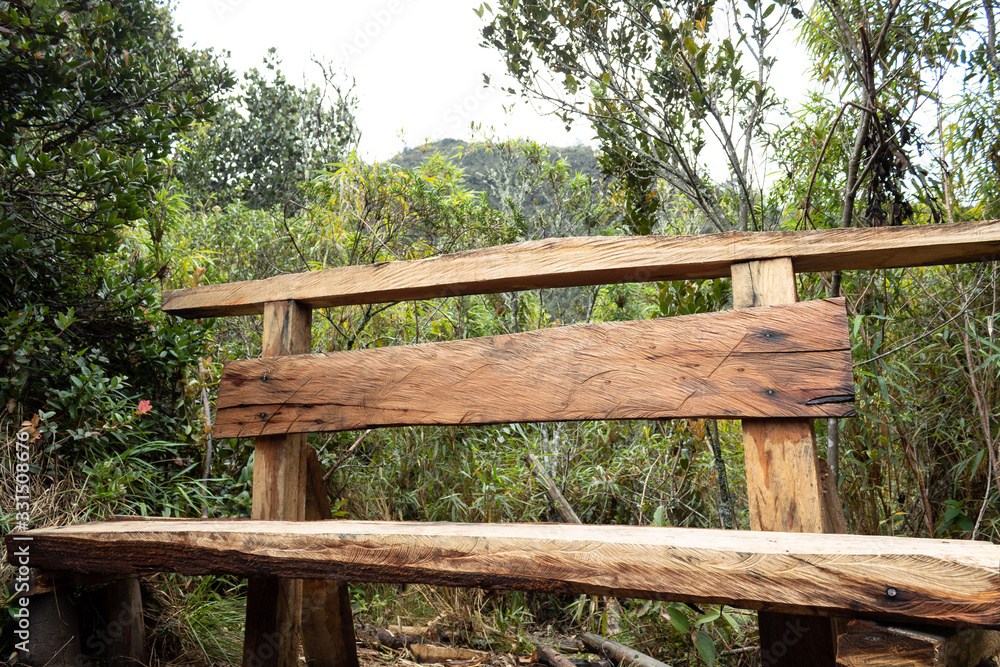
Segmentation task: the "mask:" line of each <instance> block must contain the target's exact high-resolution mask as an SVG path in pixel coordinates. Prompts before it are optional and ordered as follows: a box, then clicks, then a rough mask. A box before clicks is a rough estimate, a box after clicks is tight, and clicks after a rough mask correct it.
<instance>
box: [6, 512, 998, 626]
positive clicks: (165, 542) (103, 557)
mask: <svg viewBox="0 0 1000 667" xmlns="http://www.w3.org/2000/svg"><path fill="white" fill-rule="evenodd" d="M23 536H30V537H31V538H32V541H31V542H30V544H31V559H32V565H33V566H34V567H40V568H43V569H55V570H71V571H76V572H84V573H100V572H116V573H128V574H143V573H150V572H178V573H181V574H187V575H205V574H231V575H240V576H260V575H271V576H274V575H277V576H282V577H298V578H310V579H319V578H330V579H338V580H347V581H370V582H399V583H423V584H436V585H445V586H463V587H482V588H487V589H516V590H526V591H545V592H551V593H567V594H579V593H587V594H598V595H615V596H620V597H638V598H650V599H659V600H678V601H687V602H704V603H725V604H729V605H733V606H737V607H744V608H748V609H765V610H772V611H783V612H790V613H797V614H819V615H837V614H841V615H844V614H849V615H851V616H869V617H872V618H882V619H889V620H899V621H918V620H919V622H921V623H932V624H944V625H961V624H971V625H978V626H982V627H991V628H1000V572H998V564H1000V546H998V545H994V544H990V543H986V542H971V541H959V540H932V539H913V538H898V537H896V538H891V537H868V536H857V535H824V534H801V533H769V532H756V531H723V530H705V529H694V528H656V527H635V526H582V525H570V524H450V523H404V522H361V521H336V520H334V521H308V522H278V521H253V520H239V519H231V520H183V519H173V520H171V519H152V520H114V521H105V522H97V523H90V524H83V525H77V526H67V527H60V528H45V529H36V530H32V531H29V532H27V533H25V534H22V537H23ZM13 537H14V536H8V537H7V540H8V542H7V543H8V554H11V553H13V549H11V548H10V547H11V545H13V542H12V541H11V540H12V539H13ZM22 544H23V542H22Z"/></svg>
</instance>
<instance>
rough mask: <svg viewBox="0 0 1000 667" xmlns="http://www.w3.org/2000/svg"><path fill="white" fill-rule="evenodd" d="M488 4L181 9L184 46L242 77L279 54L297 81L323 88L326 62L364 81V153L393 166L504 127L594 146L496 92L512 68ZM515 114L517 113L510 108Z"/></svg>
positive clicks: (427, 0)
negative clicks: (436, 145) (486, 39)
mask: <svg viewBox="0 0 1000 667" xmlns="http://www.w3.org/2000/svg"><path fill="white" fill-rule="evenodd" d="M479 2H480V0H353V1H351V2H344V1H343V0H335V1H333V2H322V1H318V0H284V2H279V3H278V4H277V5H276V4H275V3H274V2H273V0H177V2H176V8H175V10H174V17H175V21H176V23H177V24H179V25H180V26H181V27H182V28H183V31H184V32H183V36H182V39H183V41H184V42H185V43H186V44H187V45H188V46H190V45H196V46H198V47H214V48H215V49H216V50H217V51H218V50H228V51H230V52H231V53H232V57H231V59H230V66H231V67H232V68H233V69H234V70H236V71H237V72H242V71H245V70H247V69H249V68H251V67H260V66H261V63H262V62H263V58H264V55H265V54H266V53H267V49H268V48H269V47H271V46H274V47H277V49H278V55H279V56H280V57H281V59H282V71H283V72H284V73H285V75H286V76H287V77H288V79H289V81H291V82H294V83H301V81H302V77H303V75H306V76H308V77H309V78H310V80H317V81H318V80H319V78H320V74H319V68H318V67H316V66H315V65H313V64H312V63H311V62H310V56H311V55H316V56H318V57H319V58H320V59H322V60H324V61H329V62H332V63H333V64H334V66H335V67H340V68H344V67H346V68H347V70H348V71H349V72H350V73H351V74H353V76H354V77H355V78H356V80H357V88H356V93H357V96H358V98H359V100H360V108H359V112H358V117H359V122H360V125H361V133H362V137H361V153H362V154H363V155H364V156H365V157H366V158H369V159H388V158H390V157H392V156H393V155H394V154H396V153H397V152H399V151H400V150H401V149H402V148H404V147H405V146H416V145H419V144H422V143H424V141H425V140H427V139H430V140H436V139H442V138H445V137H450V138H454V139H460V140H464V139H468V138H470V137H471V136H472V132H471V131H470V128H469V124H470V122H472V121H475V122H477V123H482V124H483V126H484V128H486V127H490V126H492V127H494V128H496V130H497V136H499V137H506V136H511V137H518V136H524V137H530V138H532V139H536V140H539V141H542V142H544V143H549V144H552V145H556V146H567V145H573V144H576V143H578V142H584V143H590V140H591V137H592V135H593V132H592V131H591V130H590V129H589V128H588V127H585V126H584V125H583V124H580V126H579V127H576V126H574V129H573V132H572V133H567V132H566V131H565V130H564V129H563V124H562V122H561V121H559V120H558V119H557V118H554V117H551V116H550V117H542V116H540V115H539V113H538V112H537V111H535V110H533V109H532V108H531V107H530V106H528V105H527V104H526V103H525V102H524V101H522V100H521V99H520V98H513V97H510V96H508V95H507V94H505V93H503V92H501V91H499V90H497V89H496V86H495V85H494V86H491V87H489V88H487V87H485V86H484V84H483V74H484V73H489V74H490V75H491V82H492V83H494V84H495V83H496V82H497V81H499V80H500V79H501V77H502V73H503V63H502V62H501V61H500V58H499V56H498V55H497V54H496V52H494V51H492V50H487V49H484V48H482V47H480V46H479V42H480V35H479V30H480V26H481V25H482V23H483V20H481V19H480V18H479V17H478V16H476V14H475V13H474V12H473V11H472V10H473V8H474V7H478V6H479ZM505 105H507V106H511V105H513V109H512V111H511V113H509V114H507V113H505V111H504V106H505Z"/></svg>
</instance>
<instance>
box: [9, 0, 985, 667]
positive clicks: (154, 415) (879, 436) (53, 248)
mask: <svg viewBox="0 0 1000 667" xmlns="http://www.w3.org/2000/svg"><path fill="white" fill-rule="evenodd" d="M494 4H495V8H494V7H493V6H490V5H486V4H484V5H483V7H481V8H480V13H481V16H482V17H483V18H484V19H485V24H484V28H483V33H482V34H483V37H484V40H485V42H486V45H487V46H488V47H489V48H490V49H493V50H496V51H497V52H498V54H499V56H500V57H501V58H502V59H503V60H504V62H505V63H506V64H507V67H508V69H509V71H510V73H511V74H512V75H513V77H514V79H515V81H516V83H515V85H517V86H519V87H520V91H518V92H523V93H524V94H526V95H529V96H534V97H536V98H540V99H542V100H543V101H544V102H546V103H548V104H550V105H551V108H553V109H555V110H557V111H558V112H559V113H560V114H562V115H563V117H564V118H565V120H566V121H567V122H587V123H591V124H592V125H593V127H594V129H595V131H596V133H597V136H598V138H599V142H600V149H599V150H598V151H597V152H596V153H595V152H593V151H591V150H590V149H588V148H585V147H576V148H572V149H553V148H549V147H546V146H543V145H540V144H537V143H534V142H531V141H526V140H522V141H512V140H507V141H499V140H494V139H492V138H484V139H482V140H479V141H475V142H459V141H454V140H448V141H444V142H440V143H438V144H434V145H428V146H422V147H419V148H417V149H413V150H411V151H407V152H405V153H403V154H402V155H399V156H397V157H396V158H395V159H394V160H392V161H391V162H383V163H375V164H369V163H367V162H365V161H364V160H362V159H360V158H358V157H357V155H356V154H355V153H354V152H353V148H354V147H355V146H356V143H357V141H358V137H359V133H360V130H359V127H358V124H357V119H356V118H355V112H356V105H357V100H355V99H354V96H353V93H352V87H351V85H350V84H349V83H346V82H345V80H343V77H338V76H337V75H334V74H333V73H332V72H331V71H330V70H329V68H326V69H324V80H325V86H324V87H315V86H297V85H295V84H293V83H290V82H289V81H288V80H287V78H286V77H285V76H284V75H283V74H282V73H281V71H280V68H279V60H278V57H277V54H276V53H273V52H272V53H271V54H270V55H269V56H268V57H267V59H266V60H265V63H264V67H263V70H256V69H254V70H251V71H250V72H248V73H246V74H245V75H244V77H243V79H242V81H241V82H240V83H239V86H238V87H237V88H236V89H235V90H234V91H233V92H231V93H229V92H228V91H229V89H230V88H231V87H233V86H234V85H236V83H235V82H234V80H233V78H232V76H231V75H230V74H229V72H228V71H227V70H226V68H225V67H224V65H223V64H222V63H220V62H219V61H218V60H217V59H216V58H215V57H214V56H213V55H212V54H211V53H206V52H197V51H191V50H188V49H184V48H181V47H180V46H179V44H178V39H177V35H176V34H175V32H174V28H173V25H172V21H171V18H170V15H169V12H168V11H167V9H166V8H165V7H164V6H162V5H160V4H158V3H157V2H156V1H155V0H94V1H92V2H87V3H82V2H81V3H57V2H55V1H54V0H16V1H12V2H0V80H2V81H4V87H3V89H2V90H0V285H2V289H0V327H2V328H3V333H4V336H3V339H2V340H0V370H2V372H0V410H2V411H3V412H2V415H3V417H2V427H3V428H2V429H0V430H2V432H3V433H4V434H5V443H4V446H5V447H6V448H7V450H10V449H11V448H12V446H13V445H12V443H13V439H14V434H15V433H16V431H18V430H19V429H20V430H24V431H27V432H29V433H30V434H32V436H33V443H34V450H33V459H32V472H33V473H34V474H35V475H36V477H35V479H36V481H37V483H36V484H35V486H34V487H33V488H34V489H36V490H37V492H38V494H39V496H38V498H36V499H35V503H36V505H35V507H36V510H35V511H36V514H35V516H34V519H33V520H34V521H35V523H36V525H37V524H41V523H60V522H69V521H73V520H76V519H79V518H84V517H95V516H105V515H107V514H111V513H138V514H162V515H168V516H170V515H173V516H191V515H197V514H199V513H202V512H204V513H206V514H212V515H219V516H246V515H247V514H248V513H249V509H250V503H249V499H250V491H251V486H252V479H251V470H252V451H251V450H252V448H251V447H249V446H248V443H247V442H245V441H236V440H228V441H222V442H213V441H212V440H211V437H210V434H209V431H208V428H207V427H208V426H209V424H210V422H211V409H210V404H211V400H212V398H213V391H214V390H213V387H214V383H215V381H216V379H217V377H218V373H219V370H220V365H221V363H222V362H223V361H225V360H227V359H232V358H243V357H253V356H256V355H257V354H258V353H259V349H260V338H261V331H260V320H259V318H253V317H246V318H239V317H233V318H223V319H220V320H219V321H217V322H214V323H210V322H188V321H181V320H177V319H173V318H167V317H165V316H163V315H161V314H160V313H159V312H158V303H159V301H158V298H159V297H158V293H159V291H160V290H161V289H163V288H181V287H187V286H192V285H198V284H205V283H222V282H229V281H237V280H249V279H259V278H266V277H269V276H273V275H277V274H280V273H288V272H294V271H308V270H314V269H318V268H325V267H334V266H347V265H353V264H365V263H373V262H382V261H394V260H402V259H414V258H421V257H427V256H431V255H436V254H441V253H446V252H455V251H460V250H464V249H468V248H475V247H481V246H484V245H491V244H501V243H511V242H517V241H522V240H528V239H538V238H547V237H552V236H569V235H584V234H633V233H638V234H649V233H659V234H676V233H689V234H690V233H703V232H705V231H715V230H730V229H745V230H760V229H805V228H815V227H835V226H861V225H882V224H918V223H920V224H923V223H933V222H938V221H952V220H967V219H982V218H987V217H990V216H995V215H996V214H997V211H998V210H1000V203H998V202H1000V198H998V197H1000V186H998V179H997V176H998V169H1000V164H998V162H997V151H996V150H995V149H996V147H997V143H998V141H1000V139H998V135H997V129H996V128H997V127H998V123H997V122H996V120H997V118H996V114H997V109H1000V106H998V105H997V103H996V102H997V87H996V85H997V78H996V77H997V73H998V69H997V57H996V49H995V43H994V42H995V28H994V17H993V8H992V5H991V4H989V3H986V4H984V5H983V6H982V7H980V6H979V5H977V4H970V3H968V2H956V3H953V4H947V3H938V2H934V1H932V0H896V1H895V2H893V3H890V5H889V6H887V7H883V6H881V5H877V4H875V3H871V2H868V0H852V1H851V2H849V3H844V2H841V1H840V0H820V1H819V2H817V3H816V4H815V5H814V6H812V7H808V8H807V7H805V6H801V5H799V4H796V3H793V2H787V1H785V0H776V1H770V0H715V1H714V2H703V1H699V2H686V1H685V0H679V1H677V2H670V3H668V2H661V1H655V2H643V3H634V2H617V1H613V0H587V1H585V2H554V3H553V2H545V3H542V2H535V1H525V0H518V1H513V0H511V1H508V0H500V1H498V2H495V3H494ZM793 27H797V28H798V30H799V33H800V34H801V35H802V36H803V42H804V44H805V45H806V48H807V53H808V57H809V63H808V66H809V67H810V68H811V69H812V71H813V73H814V76H815V81H816V83H815V90H814V92H813V93H812V96H811V97H810V99H809V100H808V101H807V102H806V103H805V104H804V105H803V106H802V107H801V108H800V109H798V110H796V111H794V112H790V111H788V110H787V109H786V108H785V107H786V103H785V101H784V100H781V99H779V98H778V96H777V93H776V91H775V90H774V88H773V87H772V85H771V82H770V73H771V71H772V68H773V66H774V63H775V58H776V57H780V56H781V55H782V54H780V53H779V52H778V50H777V46H776V44H777V42H776V41H775V39H776V36H777V35H779V34H781V33H782V32H783V31H787V30H790V29H792V28H793ZM955 81H958V82H960V83H959V84H956V83H954V82H955ZM948 82H951V83H948ZM948 86H961V90H960V91H955V92H954V94H952V91H951V89H948ZM711 155H717V156H721V162H722V164H723V165H724V168H723V171H724V172H725V174H726V175H725V176H724V177H719V176H718V173H719V172H718V170H716V171H714V172H713V171H712V170H710V169H709V168H708V166H707V164H706V163H707V161H708V160H709V159H710V156H711ZM713 173H714V174H715V175H713ZM799 288H800V293H801V296H802V298H814V297H821V296H827V295H830V294H843V295H845V296H846V297H847V301H848V308H849V312H850V316H851V324H852V344H853V346H854V350H853V353H854V359H855V361H856V367H855V378H856V383H857V394H858V399H859V401H858V410H859V415H860V416H859V418H857V419H854V420H850V421H848V422H843V423H842V424H838V423H837V422H833V423H830V424H818V429H819V434H820V435H821V436H829V442H830V449H829V450H828V451H829V452H830V457H831V458H830V461H831V464H833V465H835V466H836V464H837V462H836V459H835V455H837V454H839V455H840V457H841V458H840V462H839V471H838V473H839V474H838V484H839V488H840V491H841V496H842V498H843V501H844V505H845V509H846V513H847V516H848V520H849V523H850V525H851V528H852V529H853V530H854V531H856V532H861V533H871V534H897V535H903V534H905V535H919V536H932V535H933V536H944V537H955V538H974V539H991V540H997V539H1000V503H998V499H1000V493H998V489H1000V456H998V447H997V429H998V424H997V419H998V415H997V406H998V405H1000V372H998V367H1000V365H998V361H1000V342H998V340H997V334H996V328H997V327H996V324H997V323H996V311H997V303H998V298H1000V295H998V275H997V268H996V265H995V264H982V265H978V266H958V267H946V268H929V269H912V270H905V271H903V270H897V271H880V272H855V273H852V274H850V275H843V276H841V275H837V274H834V275H829V276H828V275H807V276H801V277H800V285H799ZM731 302H732V297H731V294H730V289H729V285H728V281H724V280H716V281H688V282H666V283H646V284H635V285H614V286H602V287H595V288H578V289H566V290H541V291H538V290H536V291H527V292H517V293H502V294H493V295H485V296H476V297H453V298H444V299H437V300H433V301H425V302H416V303H406V304H384V305H377V306H349V307H341V308H329V309H321V310H318V311H316V313H315V314H314V318H313V332H312V335H313V342H314V349H315V350H316V351H336V350H347V349H357V348H370V347H379V346H386V345H399V344H410V343H420V342H428V341H438V340H448V339H454V338H467V337H473V336H485V335H494V334H500V333H510V332H518V331H525V330H531V329H537V328H542V327H549V326H558V325H561V324H566V323H571V322H585V321H610V320H627V319H642V318H649V317H660V316H673V315H679V314H688V313H694V312H704V311H709V310H718V309H724V308H727V307H730V306H731ZM838 428H839V430H838ZM311 441H312V443H313V444H314V445H315V446H316V447H317V450H318V451H319V453H320V458H321V460H322V462H323V463H324V465H325V466H326V469H327V471H328V489H329V492H330V496H331V498H332V500H333V502H334V505H335V511H336V513H337V515H338V516H350V517H354V518H364V519H426V520H441V521H537V520H543V519H548V518H551V508H550V507H549V506H548V501H547V500H546V498H545V496H544V494H543V493H542V492H541V490H540V488H539V487H538V486H537V485H536V484H535V482H534V481H533V478H532V475H531V473H530V470H529V466H528V464H527V463H526V462H525V455H526V454H528V453H530V454H532V455H534V456H535V457H536V458H537V459H538V460H539V461H540V462H541V465H542V466H543V468H544V469H545V470H546V471H547V473H548V474H549V475H550V476H552V478H553V479H554V480H555V481H556V483H557V485H558V486H559V487H560V488H561V489H562V490H563V492H564V494H565V496H566V498H567V499H568V501H569V502H570V504H571V505H573V507H574V508H575V510H576V512H577V513H578V514H579V516H580V517H581V518H582V519H583V520H584V521H585V522H593V523H635V524H650V523H653V524H658V525H681V526H702V527H706V526H713V527H743V528H745V527H748V524H749V521H748V517H747V507H746V500H745V496H746V491H745V478H744V475H743V463H742V441H741V434H740V430H739V425H738V424H736V423H730V422H723V421H718V422H716V421H713V420H699V421H688V420H679V421H676V422H668V423H660V422H636V423H583V424H550V425H537V426H536V425H502V426H495V427H482V428H448V429H429V428H426V429H422V428H404V429H397V430H392V431H377V432H374V431H373V432H370V433H342V434H334V435H328V436H322V437H315V436H314V437H312V438H311ZM208 452H212V453H213V454H214V456H208V455H207V454H208ZM10 462H11V457H10V456H9V455H8V454H7V451H6V450H5V457H4V465H5V466H6V465H10ZM9 478H10V475H2V476H0V480H8V479H9ZM4 483H6V481H4ZM8 495H10V496H11V497H12V494H8ZM3 502H4V503H8V501H3ZM8 505H9V503H8V504H3V505H2V506H0V507H2V513H3V515H4V517H5V525H9V522H8V521H6V519H7V518H9V517H10V516H11V513H12V511H13V510H12V508H11V507H9V506H8ZM148 587H149V592H150V593H151V602H150V604H149V606H148V608H147V610H146V612H147V614H148V615H149V620H150V623H151V624H155V625H156V626H157V628H158V630H157V632H156V633H155V639H154V645H153V650H154V657H155V658H156V659H157V660H159V661H161V662H162V663H166V662H171V663H173V664H178V663H180V662H182V661H188V662H199V663H207V662H212V663H218V664H221V663H225V662H230V663H232V662H234V661H235V660H238V659H239V655H240V645H239V642H240V640H241V636H242V634H241V628H240V623H241V621H242V609H241V607H240V605H241V604H242V600H243V597H242V596H243V594H244V593H245V590H244V587H243V584H242V583H241V582H238V581H233V580H229V579H224V578H220V579H212V578H209V579H205V580H202V581H197V582H195V581H190V580H186V579H184V578H181V577H159V578H157V579H155V580H153V581H151V582H148ZM354 602H355V608H356V612H357V613H358V615H359V618H361V619H364V620H368V621H374V622H376V623H379V624H383V625H384V624H388V623H390V622H398V620H400V619H401V620H403V621H404V622H405V621H407V620H411V621H414V622H416V621H426V620H430V619H431V618H434V617H438V621H439V622H440V623H442V624H448V625H449V626H450V627H452V628H454V630H455V632H456V633H457V634H461V635H464V636H465V638H466V639H467V640H468V641H470V642H472V643H480V644H483V645H492V646H495V647H498V648H500V647H508V648H509V647H511V646H513V645H516V644H517V643H518V642H520V641H521V640H522V639H523V638H524V637H525V636H526V635H527V634H528V633H537V632H543V631H549V630H552V629H555V630H558V631H566V632H576V631H579V630H581V629H590V630H597V631H603V632H612V631H615V630H620V632H621V633H622V635H621V637H620V638H621V639H623V640H624V641H625V642H626V643H630V644H632V645H634V646H635V647H636V648H639V649H641V650H643V651H645V652H647V653H650V654H652V655H654V656H656V657H659V658H662V659H664V660H667V661H668V662H673V663H675V664H716V663H718V664H734V665H735V664H747V665H749V664H757V663H755V662H754V661H755V660H758V658H757V657H756V656H755V655H754V654H753V652H752V651H746V650H743V648H744V645H747V644H752V643H753V637H752V635H753V632H754V631H755V628H754V617H753V615H751V614H743V613H739V612H737V611H735V610H733V609H729V608H725V607H718V606H706V607H704V608H701V609H697V610H695V609H692V608H688V607H685V606H683V605H674V604H663V603H652V602H647V603H640V602H625V601H621V602H616V601H614V600H603V599H598V598H588V597H581V598H564V597H558V596H541V595H520V594H510V595H491V596H484V595H483V594H482V593H477V592H442V591H436V590H433V589H427V588H422V587H411V588H408V589H406V590H400V589H399V588H397V587H393V586H366V587H358V588H357V589H355V590H354ZM0 627H5V626H2V624H0ZM546 628H547V629H548V630H546ZM7 629H8V630H9V628H7Z"/></svg>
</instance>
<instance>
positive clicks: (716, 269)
mask: <svg viewBox="0 0 1000 667" xmlns="http://www.w3.org/2000/svg"><path fill="white" fill-rule="evenodd" d="M998 256H1000V220H986V221H980V222H958V223H953V224H942V225H911V226H902V227H876V228H864V229H823V230H816V231H804V232H752V233H748V232H726V233H724V234H704V235H700V236H592V237H575V238H559V239H542V240H538V241H527V242H524V243H515V244H512V245H505V246H494V247H490V248H482V249H478V250H469V251H466V252H460V253H456V254H452V255H442V256H439V257H431V258H427V259H418V260H408V261H400V262H383V263H381V264H371V265H364V266H347V267H342V268H335V269H324V270H321V271H311V272H307V273H296V274H288V275H282V276H275V277H273V278H268V279H266V280H249V281H244V282H237V283H224V284H220V285H205V286H201V287H193V288H189V289H183V290H168V291H165V292H164V293H163V306H162V307H163V310H164V311H166V312H168V313H172V314H174V315H179V316H181V317H188V318H195V317H217V316H222V315H254V314H259V313H262V312H263V311H264V304H265V303H266V302H268V301H285V300H295V301H299V302H301V303H303V304H305V305H307V306H310V307H312V308H326V307H330V306H344V305H351V304H364V303H388V302H392V301H417V300H422V299H435V298H440V297H447V296H459V295H462V294H493V293H496V292H507V291H516V290H526V289H539V288H551V287H571V286H580V285H606V284H612V283H626V282H647V281H652V280H683V279H702V278H723V277H728V276H729V272H730V267H731V266H732V265H733V264H736V263H739V262H748V261H753V260H762V259H773V258H777V257H791V258H792V262H793V266H794V268H795V271H796V272H799V273H804V272H811V271H833V270H837V269H844V270H846V269H887V268H898V267H904V266H928V265H932V264H957V263H963V262H975V261H982V260H988V259H994V258H996V257H998Z"/></svg>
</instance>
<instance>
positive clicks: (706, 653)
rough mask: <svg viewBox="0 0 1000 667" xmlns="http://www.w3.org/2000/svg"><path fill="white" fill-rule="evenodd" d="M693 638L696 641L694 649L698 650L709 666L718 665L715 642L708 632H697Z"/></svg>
mask: <svg viewBox="0 0 1000 667" xmlns="http://www.w3.org/2000/svg"><path fill="white" fill-rule="evenodd" d="M691 638H692V639H693V640H694V647H695V648H696V649H698V655H700V656H701V659H702V660H704V661H705V662H706V663H707V664H708V665H714V664H715V663H716V660H717V658H716V655H715V642H713V641H712V638H711V637H710V636H709V635H708V633H707V632H702V631H701V630H698V631H696V632H695V633H694V634H693V635H691Z"/></svg>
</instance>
